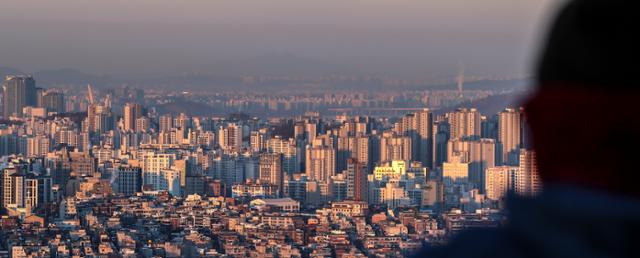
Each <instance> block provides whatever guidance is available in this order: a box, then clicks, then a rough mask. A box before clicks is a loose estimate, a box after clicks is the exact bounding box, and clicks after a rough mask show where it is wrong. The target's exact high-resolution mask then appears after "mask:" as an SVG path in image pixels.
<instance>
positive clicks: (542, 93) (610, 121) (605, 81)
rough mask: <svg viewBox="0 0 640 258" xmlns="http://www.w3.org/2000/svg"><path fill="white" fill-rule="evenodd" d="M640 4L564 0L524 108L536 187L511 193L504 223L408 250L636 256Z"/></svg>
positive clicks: (439, 254) (426, 253)
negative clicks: (539, 185) (539, 187)
mask: <svg viewBox="0 0 640 258" xmlns="http://www.w3.org/2000/svg"><path fill="white" fill-rule="evenodd" d="M638 2H639V1H632V0H631V1H624V0H575V1H571V2H569V3H568V4H567V5H565V6H564V8H563V9H562V10H561V12H560V13H559V15H558V17H557V18H556V20H555V22H554V23H553V27H552V29H551V31H550V34H549V36H548V38H547V42H546V45H545V46H544V49H543V51H542V53H541V58H540V60H539V64H538V70H537V75H536V84H537V88H536V90H535V92H534V93H533V94H532V96H531V97H530V98H529V99H528V100H527V102H526V103H525V105H524V106H525V113H526V116H527V121H528V123H529V126H530V131H531V134H532V140H533V148H534V149H535V151H536V152H537V154H536V156H537V163H538V171H539V173H540V177H541V179H542V181H543V187H544V190H543V192H542V193H541V194H540V195H539V196H538V197H536V198H534V199H522V198H518V197H514V196H511V197H510V199H509V200H508V205H507V210H508V213H509V222H508V223H507V225H505V226H504V227H502V228H498V229H491V230H478V231H469V232H464V233H461V234H460V235H458V236H457V237H454V239H452V241H451V242H450V243H448V244H447V245H445V246H442V247H436V248H425V249H424V250H422V251H421V252H420V253H418V254H416V257H632V256H634V257H635V256H638V254H637V253H638V251H637V250H636V249H637V247H636V246H635V241H634V240H635V239H636V234H637V232H640V231H638V230H640V186H639V185H638V182H639V181H638V180H637V179H636V176H635V174H636V173H637V171H638V165H637V163H636V160H635V159H634V158H635V157H636V153H637V150H636V149H635V148H638V146H640V119H638V118H637V116H638V114H639V112H638V110H636V109H635V108H634V107H635V105H634V104H635V102H637V101H638V100H639V98H638V96H639V94H638V92H640V91H639V90H638V88H636V87H637V86H638V85H637V81H638V76H639V75H636V71H635V69H636V68H637V65H636V64H635V62H639V61H640V59H639V55H638V53H639V51H638V48H640V44H638V43H640V42H638V38H640V37H638V34H639V33H638V31H639V29H638V28H639V24H640V23H638V18H637V17H638V16H637V12H638V10H640V9H638V8H637V7H639V6H640V3H638Z"/></svg>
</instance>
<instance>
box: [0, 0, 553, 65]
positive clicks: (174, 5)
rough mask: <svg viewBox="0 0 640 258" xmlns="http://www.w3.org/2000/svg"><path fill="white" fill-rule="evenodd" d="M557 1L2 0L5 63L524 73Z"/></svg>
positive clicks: (0, 43) (0, 51)
mask: <svg viewBox="0 0 640 258" xmlns="http://www.w3.org/2000/svg"><path fill="white" fill-rule="evenodd" d="M556 2H557V1H556V0H359V1H356V0H108V1H106V0H105V1H98V0H55V1H49V0H40V1H30V0H2V2H1V3H0V66H10V67H15V68H19V69H22V70H24V71H27V72H33V71H36V70H42V69H59V68H73V69H77V70H80V71H84V72H89V73H95V74H115V75H122V76H124V75H127V76H130V75H135V74H138V75H140V76H157V75H163V74H177V73H183V72H216V71H215V70H218V69H219V70H221V71H224V66H225V63H238V64H241V65H238V66H232V67H246V66H242V64H245V63H251V62H254V63H258V64H256V65H255V66H251V67H252V68H255V70H260V67H261V65H262V66H264V64H265V63H266V64H268V63H269V62H270V58H276V59H283V60H284V61H282V60H280V61H279V62H274V65H283V66H284V68H283V69H287V68H286V64H282V62H284V63H286V60H288V59H287V58H289V57H287V56H288V55H292V56H295V57H297V58H304V59H305V60H306V59H308V60H312V61H313V62H318V63H321V64H323V65H325V66H334V67H336V68H337V69H338V70H340V69H344V70H345V71H358V72H361V73H369V74H380V75H384V74H388V75H398V76H422V75H424V74H439V73H447V72H450V71H452V70H453V71H455V70H456V69H457V66H458V63H459V62H464V64H465V67H466V70H467V73H468V74H472V75H474V74H475V75H492V74H495V75H514V74H517V73H522V72H526V71H527V69H528V65H529V64H530V61H531V58H530V56H531V54H532V53H534V52H535V51H534V50H535V48H534V46H535V43H536V42H537V41H538V39H537V37H536V35H537V33H538V31H539V30H540V29H541V28H543V27H541V26H544V24H545V22H546V19H545V18H547V16H548V15H549V11H550V10H552V8H551V7H553V6H554V3H556ZM282 56H285V57H282ZM256 67H257V68H256ZM320 67H323V66H320ZM238 69H242V68H238ZM255 70H254V71H233V70H231V71H224V72H236V73H239V74H242V73H260V71H255ZM319 70H322V69H319ZM322 72H324V71H318V73H322ZM221 73H222V72H221Z"/></svg>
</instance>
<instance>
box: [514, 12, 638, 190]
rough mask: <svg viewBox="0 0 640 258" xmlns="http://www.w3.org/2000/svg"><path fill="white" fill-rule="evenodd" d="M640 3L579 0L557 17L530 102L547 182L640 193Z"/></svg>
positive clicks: (528, 106)
mask: <svg viewBox="0 0 640 258" xmlns="http://www.w3.org/2000/svg"><path fill="white" fill-rule="evenodd" d="M638 6H640V4H639V3H638V1H624V0H577V1H571V2H569V3H568V4H567V5H566V6H565V7H564V8H563V9H562V10H561V12H560V13H559V15H558V16H557V18H556V20H555V21H554V22H553V24H552V28H551V30H550V33H549V35H548V37H547V41H546V42H545V46H544V49H543V51H542V53H541V57H540V60H539V64H538V70H537V77H536V83H537V89H536V92H535V93H534V94H533V96H532V97H531V99H530V100H529V101H528V103H526V108H525V112H526V113H527V119H528V123H529V125H530V128H531V131H532V139H533V145H534V148H535V149H536V151H537V159H538V168H539V173H540V176H541V178H542V180H543V183H544V184H569V185H577V186H581V187H589V188H595V189H600V190H606V191H610V192H616V193H625V194H629V195H635V196H638V197H640V188H638V187H635V182H634V181H635V180H633V179H634V174H635V173H636V170H638V165H637V164H636V157H637V156H636V153H637V152H640V151H638V150H636V148H640V117H639V116H640V109H636V108H637V107H639V106H637V105H635V104H636V102H637V103H640V98H639V96H640V94H638V93H639V92H640V90H638V88H637V87H638V86H640V85H638V83H637V81H638V77H637V76H640V73H638V71H636V69H638V68H640V67H638V65H637V64H638V62H640V59H639V55H638V53H639V49H638V48H640V44H638V43H639V41H638V38H639V37H638V35H637V34H638V33H637V32H638V31H639V29H638V28H639V27H638V26H639V24H640V23H639V22H638V19H637V18H636V17H637V16H636V15H637V14H636V12H637V10H638V8H637V7H638Z"/></svg>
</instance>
